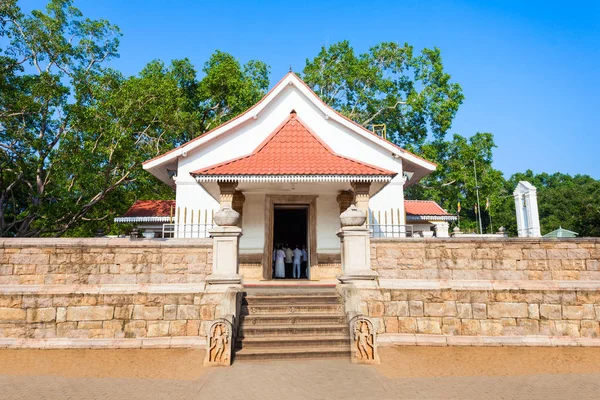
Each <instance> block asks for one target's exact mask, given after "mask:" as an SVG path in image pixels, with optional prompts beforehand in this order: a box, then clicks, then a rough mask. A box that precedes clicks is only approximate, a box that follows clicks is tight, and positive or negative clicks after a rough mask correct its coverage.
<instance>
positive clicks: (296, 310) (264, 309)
mask: <svg viewBox="0 0 600 400" xmlns="http://www.w3.org/2000/svg"><path fill="white" fill-rule="evenodd" d="M343 311H344V307H343V306H342V305H341V304H328V303H325V304H324V303H302V304H268V305H264V304H261V305H248V304H244V305H242V315H255V314H306V313H310V314H327V313H334V314H339V313H341V312H343Z"/></svg>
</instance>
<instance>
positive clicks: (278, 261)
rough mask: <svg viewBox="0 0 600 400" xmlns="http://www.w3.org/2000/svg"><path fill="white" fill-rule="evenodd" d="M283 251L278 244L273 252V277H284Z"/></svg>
mask: <svg viewBox="0 0 600 400" xmlns="http://www.w3.org/2000/svg"><path fill="white" fill-rule="evenodd" d="M284 259H285V251H283V249H282V248H281V246H279V248H278V249H277V252H276V253H275V278H285V261H284Z"/></svg>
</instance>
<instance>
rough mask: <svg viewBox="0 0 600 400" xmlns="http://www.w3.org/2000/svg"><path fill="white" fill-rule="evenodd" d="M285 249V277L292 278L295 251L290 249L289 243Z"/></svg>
mask: <svg viewBox="0 0 600 400" xmlns="http://www.w3.org/2000/svg"><path fill="white" fill-rule="evenodd" d="M284 249H285V250H284V251H285V277H286V278H288V279H289V278H290V277H291V276H292V261H293V258H294V252H293V251H292V249H290V246H288V245H287V244H286V245H285V246H284Z"/></svg>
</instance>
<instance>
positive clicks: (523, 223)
mask: <svg viewBox="0 0 600 400" xmlns="http://www.w3.org/2000/svg"><path fill="white" fill-rule="evenodd" d="M513 196H514V199H515V211H516V214H517V231H518V233H519V237H540V236H542V235H541V230H540V216H539V212H538V204H537V189H536V188H535V186H533V185H532V184H531V183H529V182H526V181H521V182H519V184H518V185H517V187H516V188H515V191H514V192H513Z"/></svg>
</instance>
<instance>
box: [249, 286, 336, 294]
mask: <svg viewBox="0 0 600 400" xmlns="http://www.w3.org/2000/svg"><path fill="white" fill-rule="evenodd" d="M245 293H246V295H247V296H286V295H289V296H296V295H298V296H299V295H307V296H331V295H334V296H339V293H338V291H337V290H335V289H332V290H330V289H294V288H292V289H289V288H275V289H246V290H245Z"/></svg>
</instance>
